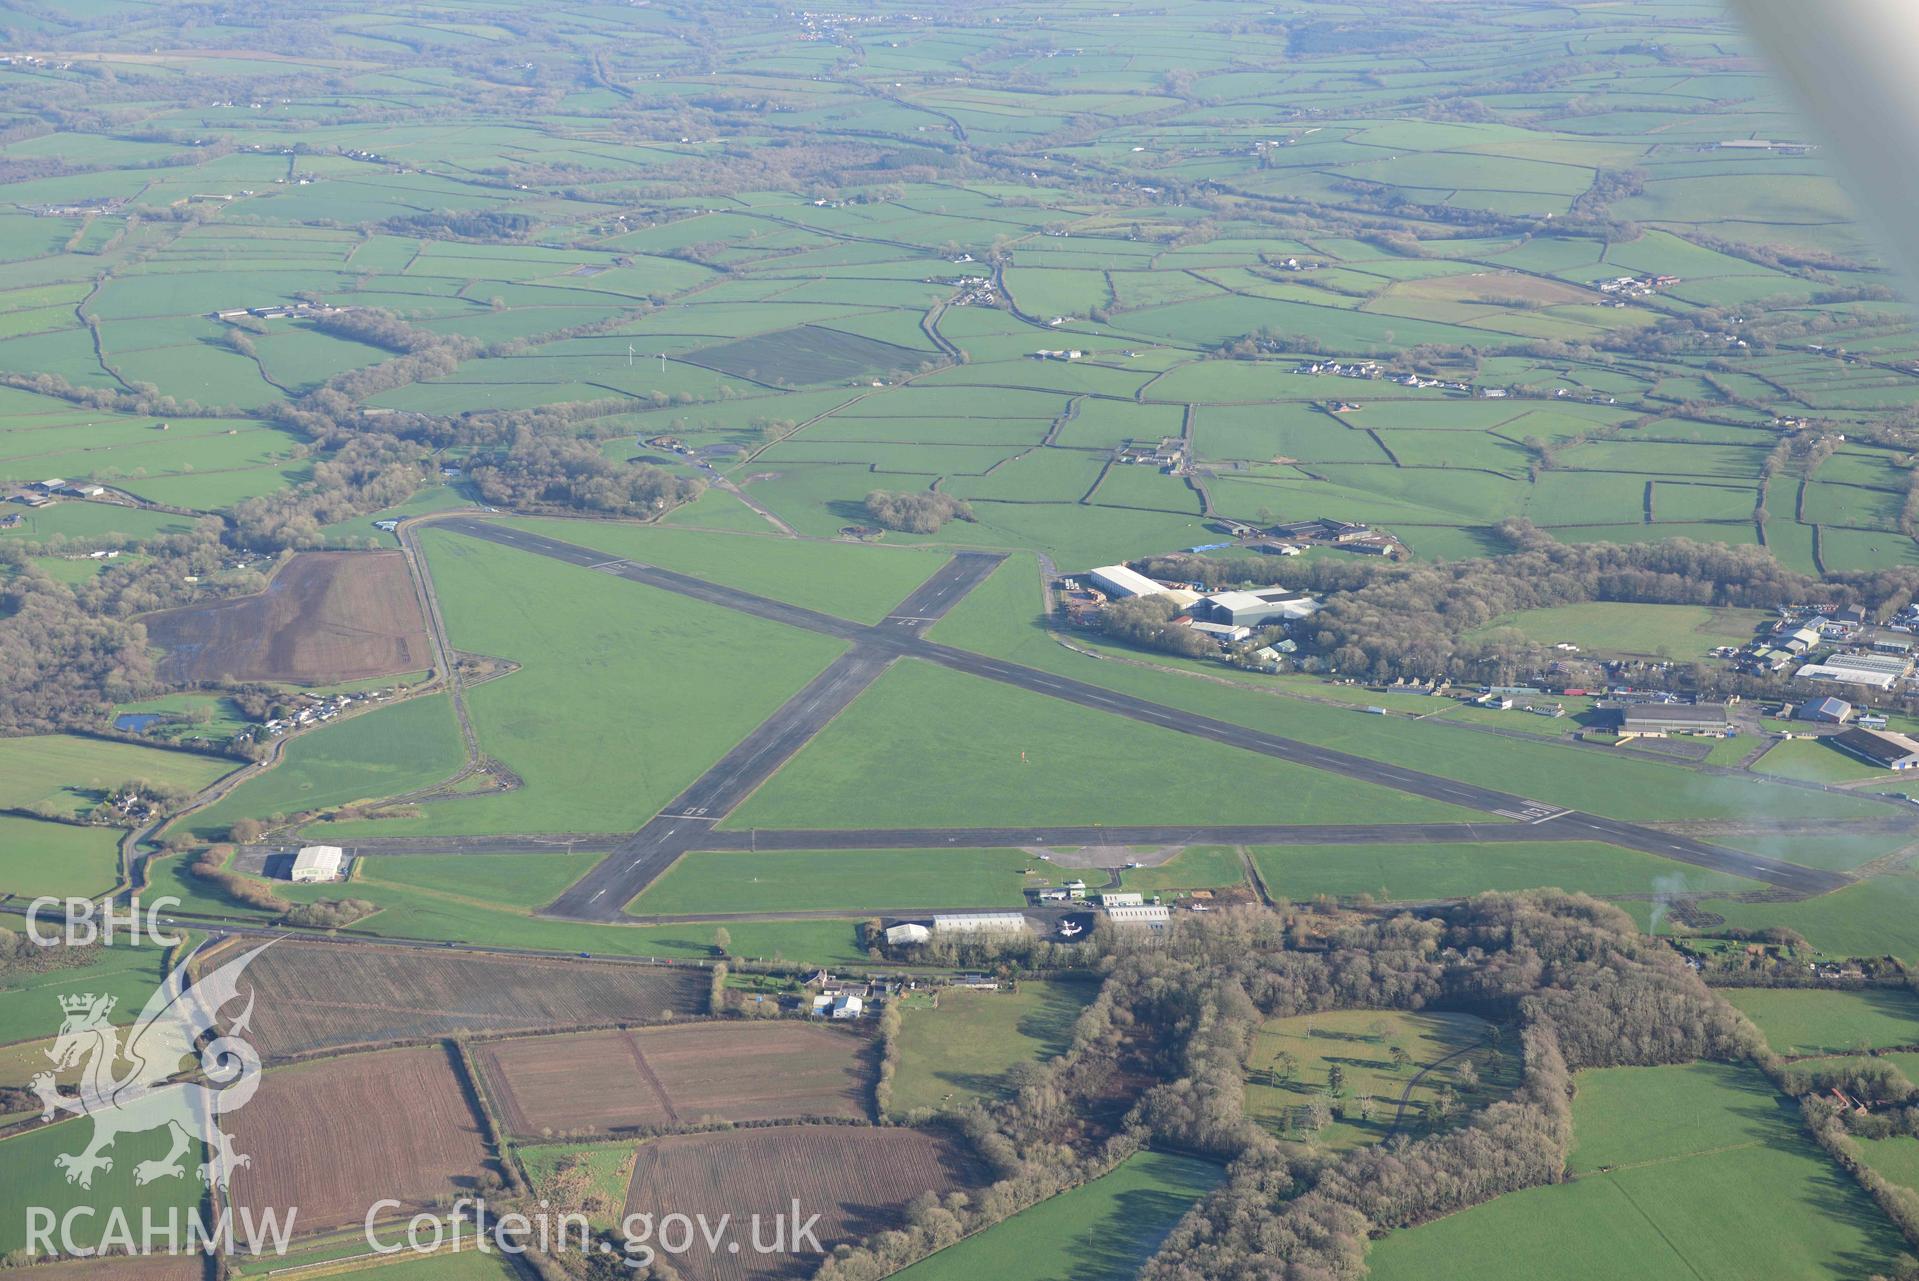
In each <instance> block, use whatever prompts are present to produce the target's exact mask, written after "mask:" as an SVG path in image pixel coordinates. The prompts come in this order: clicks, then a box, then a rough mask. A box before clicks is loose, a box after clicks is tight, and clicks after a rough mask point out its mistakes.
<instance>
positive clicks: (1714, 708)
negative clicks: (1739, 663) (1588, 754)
mask: <svg viewBox="0 0 1919 1281" xmlns="http://www.w3.org/2000/svg"><path fill="white" fill-rule="evenodd" d="M1602 710H1605V711H1610V712H1614V713H1616V714H1617V716H1618V719H1619V732H1620V733H1621V734H1631V735H1635V736H1637V737H1640V738H1665V737H1666V736H1667V735H1669V734H1706V735H1711V736H1712V737H1715V738H1723V737H1725V736H1726V735H1727V734H1729V733H1731V732H1732V717H1731V714H1730V713H1729V712H1728V711H1727V710H1726V705H1725V704H1724V703H1629V704H1627V705H1626V706H1624V707H1620V706H1613V707H1608V708H1604V709H1602Z"/></svg>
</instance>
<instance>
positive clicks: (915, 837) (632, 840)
mask: <svg viewBox="0 0 1919 1281" xmlns="http://www.w3.org/2000/svg"><path fill="white" fill-rule="evenodd" d="M438 527H439V528H441V529H450V530H453V531H454V532H456V533H461V534H465V535H468V536H470V537H473V538H479V539H482V540H484V541H487V542H492V543H499V544H501V545H504V546H509V547H516V548H519V549H520V550H522V551H527V552H532V553H534V554H536V555H540V556H547V557H551V558H552V559H554V560H559V561H563V562H565V563H567V564H571V565H577V566H580V567H582V568H586V569H592V570H595V571H598V572H601V573H606V574H610V575H612V576H614V577H617V578H621V579H624V580H626V581H628V582H635V583H643V584H646V585H647V586H651V587H657V588H661V589H663V590H666V591H671V592H676V593H678V594H680V595H683V596H688V597H691V598H693V599H696V600H703V601H706V602H707V603H709V604H714V605H719V606H722V607H724V608H727V609H732V610H736V611H738V612H741V613H745V614H750V615H752V616H754V617H757V618H763V619H767V620H769V621H772V622H777V623H784V624H786V625H787V626H791V627H799V628H804V629H805V630H808V631H813V632H818V633H821V634H823V635H827V636H834V637H838V638H840V639H842V640H845V641H847V642H848V643H849V644H850V645H851V648H850V649H849V650H848V651H847V652H846V653H845V654H843V655H842V656H841V657H840V658H838V659H837V660H835V661H834V662H833V663H832V664H831V665H830V666H829V667H828V668H827V669H826V670H825V671H824V672H822V673H820V675H819V676H817V677H815V678H814V679H813V680H812V681H811V682H809V683H808V685H807V686H806V688H804V689H802V690H801V691H800V692H799V693H798V694H795V695H794V696H793V697H792V698H791V699H789V700H788V701H787V702H786V703H785V704H784V705H783V706H782V707H780V709H779V710H778V711H776V712H774V713H773V715H772V716H770V717H768V718H767V720H766V721H764V722H762V723H761V725H760V726H759V727H758V728H756V729H755V730H754V731H753V732H752V733H751V734H749V735H748V736H747V738H746V739H745V740H744V741H743V742H741V743H740V744H738V745H737V746H735V747H734V748H733V750H732V751H730V752H728V753H727V754H726V755H725V756H724V757H722V758H721V759H720V761H719V762H718V763H717V764H715V765H714V766H713V767H712V768H711V769H710V770H708V771H707V772H706V773H705V774H704V775H702V776H701V777H700V778H699V779H698V780H696V781H695V782H694V783H693V784H692V786H690V787H688V788H687V789H686V790H685V791H684V792H682V793H681V794H680V795H679V796H678V797H676V798H675V799H674V800H673V802H672V803H671V804H670V805H668V806H667V808H666V809H665V810H663V811H662V812H661V814H660V815H659V817H657V818H654V819H653V820H652V821H650V822H648V823H647V824H646V825H645V826H644V827H642V828H641V829H640V830H639V831H638V832H635V833H633V834H632V835H631V836H628V837H626V838H624V839H623V840H621V841H620V842H619V844H618V845H617V846H616V847H615V848H614V850H613V852H612V853H611V854H609V855H608V856H607V858H606V859H605V860H604V861H603V862H602V863H601V864H600V865H599V866H598V867H596V868H594V870H593V871H592V872H590V873H588V874H587V876H586V877H585V878H584V879H582V880H581V881H579V882H578V883H576V884H575V885H573V886H572V887H571V888H570V889H568V890H567V891H566V893H565V894H563V895H561V896H560V898H559V899H557V900H556V901H555V902H554V903H552V904H551V905H550V906H549V907H547V908H546V909H545V912H546V914H548V915H553V916H561V917H568V918H573V919H582V920H596V921H610V920H625V919H630V918H627V917H626V916H625V914H624V909H625V907H626V905H627V904H628V903H630V902H632V901H633V899H634V898H636V897H638V895H639V894H640V893H641V891H643V890H644V889H645V888H646V887H647V885H649V884H650V883H651V882H652V881H653V879H654V878H655V877H657V876H659V875H660V873H662V872H663V871H665V870H666V869H667V868H668V867H670V866H671V865H672V863H673V861H674V860H675V859H677V858H679V857H680V856H681V855H682V854H684V853H686V852H688V851H690V850H695V849H742V848H749V849H893V848H901V849H907V848H912V849H932V848H940V847H941V846H953V847H956V848H964V847H968V846H985V847H996V846H1023V845H1091V844H1116V845H1156V844H1171V843H1178V842H1183V843H1187V844H1199V843H1204V844H1215V843H1216V844H1367V843H1404V842H1443V841H1500V842H1507V841H1564V840H1593V841H1604V842H1607V843H1610V844H1613V845H1619V846H1624V847H1625V848H1628V849H1634V850H1640V851H1643V852H1645V853H1648V854H1654V855H1657V856H1658V857H1660V858H1665V859H1670V860H1673V861H1675V862H1680V863H1686V864H1690V865H1692V866H1696V867H1702V868H1707V869H1710V870H1713V871H1720V872H1727V873H1731V874H1732V875H1735V876H1741V877H1747V878H1750V879H1753V880H1758V881H1763V882H1765V883H1767V884H1769V885H1773V886H1777V887H1779V888H1781V889H1786V890H1789V891H1792V892H1795V893H1801V894H1824V893H1827V892H1829V891H1831V890H1835V889H1838V888H1839V887H1841V886H1843V885H1846V884H1849V883H1850V881H1849V879H1848V878H1847V877H1845V876H1843V875H1842V874H1840V873H1836V872H1829V871H1823V870H1819V869H1814V868H1806V867H1800V866H1798V865H1797V864H1793V863H1786V862H1782V861H1780V860H1777V859H1770V858H1765V857H1762V856H1760V855H1755V854H1747V853H1744V852H1743V851H1740V850H1733V849H1727V848H1725V847H1723V846H1717V845H1711V844H1708V843H1706V842H1704V841H1698V840H1694V839H1692V838H1690V837H1686V836H1680V835H1675V834H1672V833H1667V832H1661V831H1658V830H1656V829H1652V828H1646V827H1641V826H1639V825H1637V824H1633V823H1626V822H1622V821H1619V820H1616V819H1608V818H1602V817H1600V816H1598V815H1594V814H1587V813H1583V812H1580V811H1573V810H1566V809H1563V808H1561V807H1558V806H1554V805H1549V804H1545V803H1543V802H1540V801H1534V800H1531V799H1528V798H1526V797H1523V796H1519V795H1515V794H1513V793H1510V792H1503V791H1499V790H1497V789H1494V788H1488V787H1481V786H1479V785H1477V784H1473V783H1466V782H1462V781H1460V780H1458V779H1451V778H1446V777H1443V776H1441V775H1437V774H1428V773H1425V772H1423V771H1419V770H1413V769H1408V768H1406V767H1404V766H1399V765H1393V764H1389V763H1386V762H1382V761H1375V760H1372V759H1370V758H1368V757H1364V756H1358V755H1354V754H1353V753H1350V752H1342V751H1339V750H1337V749H1335V748H1330V747H1322V746H1319V745H1317V744H1313V743H1306V742H1301V741H1300V740H1297V739H1291V738H1286V737H1283V736H1281V735H1277V734H1269V733H1266V732H1264V731H1262V730H1255V729H1251V728H1248V727H1246V726H1244V725H1237V724H1234V723H1232V722H1230V721H1222V720H1217V719H1215V718H1212V717H1208V716H1202V715H1199V714H1197V713H1194V712H1190V711H1186V710H1184V709H1181V708H1176V707H1169V706H1166V705H1165V704H1161V703H1155V702H1152V701H1151V700H1149V699H1144V698H1138V697H1135V696H1133V695H1130V694H1124V693H1120V692H1118V691H1115V690H1111V689H1107V688H1105V687H1103V686H1099V685H1091V684H1088V683H1086V682H1084V681H1077V680H1073V679H1072V678H1070V677H1066V676H1059V675H1055V674H1053V673H1051V672H1046V671H1041V670H1039V669H1038V668H1032V667H1027V666H1024V665H1023V664H1019V663H1012V662H1008V661H1006V660H1004V659H998V658H992V657H988V656H986V655H983V654H975V653H973V652H971V651H969V650H962V649H955V648H953V647H952V646H949V645H941V644H938V643H936V642H934V641H930V640H927V639H926V638H925V636H924V634H923V633H924V632H925V630H926V629H927V628H929V627H931V626H932V624H934V623H935V622H937V621H938V620H939V619H940V618H941V617H943V616H944V615H945V614H946V613H947V612H948V611H949V610H951V609H952V608H953V606H955V605H957V604H958V603H959V602H960V601H961V600H963V599H965V597H966V595H967V594H968V593H969V592H971V591H972V590H973V589H974V588H975V587H977V586H978V585H979V584H980V583H981V582H983V581H985V579H986V578H987V576H988V575H990V574H991V573H992V572H993V570H994V569H995V568H996V567H997V566H998V565H999V563H1000V562H1001V561H1002V560H1003V559H1004V557H1002V556H998V555H993V554H987V553H979V552H961V553H959V554H957V555H955V556H954V557H952V559H950V560H949V561H947V562H946V564H945V565H943V566H942V567H941V568H940V569H939V571H938V572H936V573H935V574H933V576H932V577H930V578H929V579H927V580H926V582H924V583H922V584H921V585H920V586H919V587H917V588H915V589H914V590H913V592H912V593H911V594H909V595H908V596H907V598H906V599H905V600H903V601H902V602H900V604H899V606H898V607H897V608H895V609H894V610H893V611H892V612H891V613H889V614H888V615H887V617H886V618H885V619H884V620H883V621H882V622H880V623H878V624H876V625H873V626H867V625H864V624H861V623H856V622H852V621H850V620H848V619H842V618H835V617H833V616H832V615H829V614H823V613H820V612H819V611H817V610H812V609H807V608H805V607H804V606H799V605H792V604H788V603H786V602H784V601H776V600H773V599H770V598H768V597H765V596H760V595H756V594H755V593H752V592H747V591H742V590H740V589H738V588H733V587H726V586H723V585H721V584H718V583H712V582H708V581H707V580H705V579H700V578H695V577H692V576H691V575H687V574H681V573H678V572H676V571H673V570H666V569H661V568H659V567H657V566H651V565H645V564H641V563H639V562H636V561H632V560H623V559H609V558H608V557H607V556H606V554H605V553H604V552H600V551H597V550H594V549H592V548H586V547H580V546H578V545H576V544H573V543H568V542H564V541H562V540H560V539H556V538H550V537H548V536H546V535H542V534H534V533H530V532H528V531H525V530H518V529H512V528H508V527H504V526H500V525H496V524H492V523H490V522H487V521H483V520H477V519H474V518H472V517H459V518H454V519H450V520H445V521H441V522H439V526H438ZM903 657H911V658H918V659H922V660H924V661H928V662H934V663H938V664H940V665H941V666H944V667H948V668H951V669H952V670H955V671H960V672H965V673H967V674H969V675H973V676H978V677H982V678H984V679H986V680H992V681H998V682H1000V683H1002V684H1007V685H1012V686H1014V687H1016V688H1019V689H1023V690H1028V691H1030V692H1032V693H1036V694H1040V695H1043V696H1045V697H1048V698H1056V699H1059V700H1061V701H1063V702H1069V703H1075V704H1078V705H1080V706H1082V707H1089V708H1093V709H1096V710H1099V711H1103V712H1108V713H1111V714H1113V715H1117V716H1124V717H1127V718H1128V719H1130V720H1135V721H1139V722H1142V723H1145V724H1149V725H1157V726H1159V727H1161V728H1163V729H1169V730H1172V731H1174V732H1176V733H1180V734H1190V735H1194V736H1196V737H1201V738H1207V739H1211V740H1213V741H1215V742H1219V743H1224V744H1226V745H1228V746H1231V747H1236V748H1239V749H1241V750H1243V751H1248V752H1254V753H1257V754H1259V755H1262V756H1269V757H1273V758H1274V759H1278V760H1284V761H1289V762H1292V763H1294V764H1298V765H1305V766H1309V767H1311V768H1313V769H1319V770H1325V771H1328V772H1330V773H1334V774H1339V775H1341V776H1343V777H1346V778H1351V779H1355V780H1358V781H1360V782H1366V783H1373V784H1376V785H1378V786H1381V787H1389V788H1392V789H1394V790H1396V791H1400V792H1404V793H1407V794H1409V795H1413V796H1420V797H1424V798H1426V799H1429V800H1434V801H1439V802H1443V803H1445V804H1448V805H1454V806H1458V807H1460V808H1462V809H1468V810H1477V811H1479V812H1481V813H1484V814H1487V815H1490V816H1492V817H1495V818H1500V819H1506V820H1509V821H1508V822H1505V823H1489V824H1484V825H1480V824H1473V823H1470V822H1462V823H1430V824H1393V825H1385V824H1355V825H1350V826H1346V825H1340V826H1299V825H1293V826H1288V825H1278V826H1273V827H1243V826H1242V827H1217V828H1213V827H1194V826H1182V827H1131V828H1123V827H1122V828H1112V827H1101V826H1075V827H1044V828H1040V827H1035V828H942V829H889V830H873V831H818V832H810V831H809V832H739V831H728V832H721V831H716V830H715V824H717V823H718V822H719V821H720V820H721V819H722V818H724V817H725V816H726V815H727V814H728V813H730V812H731V811H732V810H733V809H734V808H735V807H736V806H738V805H739V804H740V802H741V801H743V800H745V799H746V797H747V796H749V795H750V794H751V793H752V791H753V790H754V789H755V788H757V787H758V786H759V785H760V784H761V783H763V782H765V781H766V779H768V778H769V777H771V776H772V774H773V773H774V772H775V771H776V770H777V769H778V768H779V767H780V766H781V765H782V764H784V763H785V762H786V761H787V760H788V759H790V758H791V757H792V756H793V755H794V754H795V753H796V752H798V751H799V749H800V748H801V747H803V746H805V744H806V743H807V742H808V741H810V740H811V739H812V737H813V736H814V735H815V734H817V733H819V731H820V730H821V729H823V728H825V726H826V725H827V724H828V723H829V722H830V721H831V720H832V719H833V718H834V717H835V716H837V715H838V714H839V713H840V712H841V711H842V710H844V709H845V708H846V706H847V705H848V704H850V703H851V702H852V701H853V700H854V699H855V698H857V697H858V696H859V694H860V693H861V692H862V691H863V690H865V689H866V688H868V687H869V686H870V685H871V684H872V683H873V682H874V681H875V680H877V679H878V678H879V676H880V674H881V673H883V672H884V671H885V670H886V668H887V667H888V666H890V665H891V664H892V663H893V662H895V661H897V660H898V659H900V658H903ZM472 839H473V841H474V842H476V843H483V838H472ZM463 844H464V842H463ZM499 845H500V842H499V841H498V840H495V841H493V842H492V843H491V848H496V849H497V848H499Z"/></svg>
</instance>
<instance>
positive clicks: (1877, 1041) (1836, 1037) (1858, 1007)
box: [1727, 988, 1919, 1055]
mask: <svg viewBox="0 0 1919 1281" xmlns="http://www.w3.org/2000/svg"><path fill="white" fill-rule="evenodd" d="M1727 999H1728V1000H1730V1001H1731V1002H1732V1003H1733V1004H1734V1005H1736V1006H1738V1007H1739V1008H1740V1009H1741V1010H1743V1011H1744V1012H1745V1014H1746V1017H1747V1018H1749V1019H1751V1020H1752V1021H1753V1022H1754V1023H1756V1024H1757V1025H1758V1026H1759V1030H1760V1031H1761V1032H1763V1033H1765V1034H1766V1040H1767V1041H1768V1042H1769V1043H1771V1045H1772V1048H1773V1049H1775V1050H1777V1051H1779V1053H1781V1054H1786V1055H1802V1054H1829V1053H1838V1052H1847V1051H1854V1050H1869V1049H1885V1048H1889V1047H1899V1046H1914V1045H1919V998H1915V997H1914V996H1913V995H1912V994H1911V993H1910V992H1907V991H1905V990H1904V989H1902V988H1867V989H1866V990H1864V991H1859V992H1822V991H1817V990H1813V989H1794V988H1780V989H1770V988H1740V989H1734V990H1732V991H1730V992H1728V993H1727Z"/></svg>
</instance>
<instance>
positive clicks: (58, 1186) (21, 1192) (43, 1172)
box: [0, 1117, 203, 1251]
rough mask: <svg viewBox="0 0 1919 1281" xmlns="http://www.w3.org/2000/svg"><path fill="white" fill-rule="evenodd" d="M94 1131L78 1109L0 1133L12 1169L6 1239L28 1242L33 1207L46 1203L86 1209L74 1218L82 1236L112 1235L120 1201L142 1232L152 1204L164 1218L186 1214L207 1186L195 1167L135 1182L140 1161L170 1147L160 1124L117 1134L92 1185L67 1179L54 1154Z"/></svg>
mask: <svg viewBox="0 0 1919 1281" xmlns="http://www.w3.org/2000/svg"><path fill="white" fill-rule="evenodd" d="M92 1133H93V1126H92V1124H90V1123H89V1122H88V1120H87V1119H86V1118H85V1117H76V1118H74V1119H73V1120H70V1121H64V1122H61V1123H59V1124H56V1125H48V1126H44V1127H42V1126H36V1127H34V1128H33V1129H31V1130H27V1131H25V1132H24V1133H22V1134H19V1135H17V1136H15V1137H12V1138H9V1139H6V1140H4V1141H0V1161H4V1162H5V1163H6V1168H7V1170H8V1171H9V1177H8V1179H7V1180H6V1184H5V1188H4V1190H0V1247H4V1248H5V1249H6V1250H8V1251H13V1250H17V1249H20V1248H21V1247H22V1246H24V1245H25V1244H26V1231H27V1223H28V1218H27V1214H28V1207H45V1208H47V1209H50V1210H52V1211H53V1212H54V1213H55V1214H57V1215H65V1214H67V1213H69V1212H71V1211H73V1210H76V1209H77V1210H84V1211H87V1213H84V1214H82V1215H80V1216H78V1217H76V1219H75V1223H76V1225H77V1226H76V1228H75V1231H74V1237H75V1240H76V1242H77V1243H80V1244H86V1243H88V1242H89V1241H94V1242H98V1241H104V1240H107V1239H108V1238H107V1237H106V1236H105V1233H106V1231H107V1226H108V1224H109V1223H110V1222H111V1220H110V1219H109V1217H108V1216H109V1215H110V1214H111V1213H112V1211H114V1210H115V1209H119V1210H120V1211H121V1212H122V1213H124V1214H126V1215H128V1216H130V1218H129V1221H130V1222H131V1223H132V1225H133V1231H134V1232H136V1233H137V1232H139V1230H140V1223H141V1217H140V1216H141V1213H142V1211H143V1210H149V1209H150V1210H151V1211H152V1213H153V1214H154V1215H155V1216H156V1218H157V1220H158V1221H159V1222H163V1223H164V1222H166V1220H167V1216H168V1215H169V1213H170V1212H172V1213H180V1214H185V1213H187V1212H190V1211H193V1210H197V1209H198V1208H199V1206H200V1203H201V1197H202V1188H201V1186H200V1183H199V1180H198V1179H196V1178H194V1176H193V1173H192V1170H191V1169H190V1168H189V1169H188V1170H187V1172H186V1175H185V1177H183V1178H170V1179H158V1180H155V1181H153V1182H150V1183H148V1184H146V1185H145V1186H144V1187H142V1186H140V1185H138V1184H137V1183H136V1182H135V1180H134V1168H135V1166H137V1165H138V1164H139V1163H140V1162H142V1161H148V1160H157V1159H159V1158H160V1157H162V1156H164V1155H166V1151H167V1148H168V1146H169V1143H168V1135H167V1134H166V1133H165V1132H163V1131H159V1130H153V1131H149V1132H147V1133H144V1134H127V1135H125V1136H124V1137H121V1138H119V1139H117V1140H116V1141H115V1143H114V1145H113V1149H112V1153H111V1155H112V1168H111V1169H106V1170H102V1171H100V1172H98V1173H96V1174H95V1175H94V1176H93V1185H92V1187H90V1188H81V1187H78V1186H77V1185H74V1184H70V1183H68V1182H67V1181H66V1178H65V1176H64V1175H63V1173H62V1172H61V1170H60V1168H59V1167H58V1166H56V1165H55V1164H54V1161H55V1159H56V1158H57V1157H59V1156H62V1155H65V1154H70V1153H76V1152H79V1151H80V1150H82V1149H83V1148H85V1147H86V1145H87V1143H88V1142H89V1140H90V1138H91V1136H92ZM196 1146H197V1145H196ZM184 1159H185V1161H188V1162H192V1161H198V1160H201V1159H203V1158H202V1157H200V1156H199V1155H198V1153H197V1151H195V1150H192V1149H190V1150H189V1151H188V1152H187V1154H186V1156H185V1158H184Z"/></svg>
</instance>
